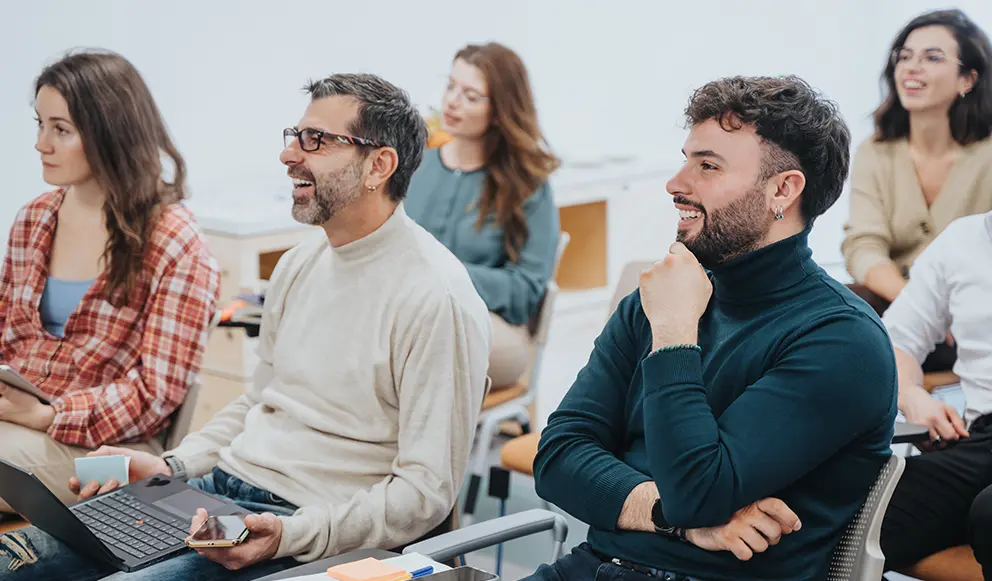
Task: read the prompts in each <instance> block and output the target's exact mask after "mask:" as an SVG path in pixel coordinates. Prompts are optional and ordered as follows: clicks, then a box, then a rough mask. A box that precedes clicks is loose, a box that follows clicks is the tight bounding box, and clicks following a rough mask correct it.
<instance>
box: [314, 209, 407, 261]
mask: <svg viewBox="0 0 992 581" xmlns="http://www.w3.org/2000/svg"><path fill="white" fill-rule="evenodd" d="M406 222H407V216H406V210H405V209H404V207H403V203H402V202H401V203H400V204H399V205H397V206H396V209H395V210H394V211H393V215H392V216H390V217H389V219H387V220H386V221H385V222H383V224H382V226H379V227H378V228H376V229H375V231H373V232H372V233H371V234H368V235H366V236H363V237H362V238H359V239H358V240H355V241H353V242H349V243H347V244H345V245H343V246H338V247H337V248H334V247H331V250H332V252H333V253H334V257H335V258H336V259H338V260H343V261H345V262H360V261H364V260H366V259H368V258H375V257H376V256H378V255H380V254H381V253H383V252H388V251H390V249H391V248H392V246H393V245H394V244H395V243H397V241H398V240H399V239H400V238H402V233H403V231H404V230H406V228H405V225H406Z"/></svg>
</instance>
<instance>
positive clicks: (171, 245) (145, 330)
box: [0, 52, 220, 512]
mask: <svg viewBox="0 0 992 581" xmlns="http://www.w3.org/2000/svg"><path fill="white" fill-rule="evenodd" d="M35 111H36V115H37V121H38V139H37V143H36V145H35V149H37V150H38V152H39V153H40V155H41V163H42V167H43V173H44V179H45V181H46V182H47V183H49V184H52V185H53V186H57V187H58V189H57V190H55V191H52V192H49V193H47V194H43V195H42V196H40V197H38V198H36V199H35V200H33V201H32V202H30V203H29V204H28V205H27V206H25V207H24V208H22V209H21V211H20V212H19V213H18V215H17V218H16V220H15V221H14V225H13V228H11V231H10V237H9V240H8V246H7V253H6V258H5V259H4V262H3V265H2V267H0V363H4V364H7V365H10V366H11V367H12V368H14V369H15V370H17V371H18V372H19V373H20V374H21V375H23V376H24V377H25V378H26V379H28V380H29V381H31V382H32V383H34V384H35V385H36V386H38V387H39V388H40V389H41V390H42V391H44V392H45V393H47V394H48V395H49V396H50V397H51V405H46V404H43V403H42V402H41V401H39V400H38V399H37V398H35V397H34V396H31V395H28V394H26V393H24V392H22V391H19V390H17V389H14V388H12V387H8V386H6V385H4V384H0V458H3V459H4V460H7V461H8V462H11V463H13V464H17V465H20V466H24V467H27V468H29V469H30V470H31V471H32V472H34V473H35V474H36V475H37V476H38V477H39V478H40V479H41V480H42V481H43V482H45V483H46V484H47V485H48V487H49V488H50V489H52V491H53V492H55V493H56V494H57V495H58V496H59V497H60V498H62V499H64V500H66V501H70V500H72V499H73V497H72V495H71V493H70V492H69V491H68V489H67V487H66V482H67V481H68V479H69V477H70V476H72V474H73V472H74V468H73V458H75V457H77V456H82V455H84V454H86V452H88V451H89V450H92V449H94V448H97V447H98V446H100V445H102V444H111V443H124V444H127V445H129V446H130V447H134V448H137V449H142V450H148V451H152V452H156V453H157V452H160V451H161V447H160V445H159V444H158V442H157V441H155V440H153V437H154V436H156V435H157V434H159V433H160V432H162V431H163V430H164V429H165V428H167V427H168V425H169V417H170V415H171V414H172V412H173V411H175V410H176V408H177V407H178V406H179V405H180V404H181V403H182V401H183V398H184V397H185V395H186V391H187V390H188V389H189V387H190V386H191V385H192V384H193V382H194V381H195V380H196V377H197V374H198V372H199V366H200V361H201V358H202V354H203V349H204V347H205V345H206V341H207V332H208V329H209V325H210V320H211V317H212V315H213V312H214V310H215V308H216V303H217V300H218V293H219V286H220V277H219V270H218V268H217V265H216V262H215V261H214V259H213V258H212V256H211V255H210V253H209V251H208V250H207V248H206V245H205V244H204V242H203V240H202V239H201V237H200V233H199V231H198V229H197V226H196V224H195V223H194V220H193V216H192V215H191V214H190V212H189V211H188V210H187V209H186V208H185V207H184V206H183V205H182V204H181V201H182V200H183V198H185V191H184V189H183V181H184V178H185V173H186V172H185V165H184V163H183V160H182V157H180V155H179V153H178V152H177V151H176V148H175V146H173V144H172V141H171V140H170V138H169V136H168V134H167V132H166V128H165V124H164V123H163V121H162V118H161V116H160V115H159V112H158V109H157V107H156V106H155V102H154V100H153V99H152V96H151V93H150V92H149V90H148V87H147V86H146V85H145V83H144V81H143V80H142V78H141V76H140V75H139V74H138V72H137V71H136V70H135V69H134V67H133V66H132V65H131V64H130V63H129V62H128V61H126V60H125V59H124V58H122V57H120V56H118V55H116V54H113V53H104V52H84V53H78V54H74V55H69V56H66V57H65V58H63V59H62V60H60V61H58V62H56V63H54V64H52V65H51V66H49V67H47V68H46V69H45V70H44V71H43V72H42V73H41V75H40V76H39V78H38V80H37V82H36V85H35ZM166 157H168V158H169V159H170V160H171V165H172V168H171V170H172V171H171V179H169V178H168V177H167V176H165V175H163V173H165V172H164V168H163V162H162V160H163V159H164V158H166ZM9 510H10V509H9V507H8V506H7V505H6V504H5V503H4V502H3V501H2V500H0V511H2V512H9Z"/></svg>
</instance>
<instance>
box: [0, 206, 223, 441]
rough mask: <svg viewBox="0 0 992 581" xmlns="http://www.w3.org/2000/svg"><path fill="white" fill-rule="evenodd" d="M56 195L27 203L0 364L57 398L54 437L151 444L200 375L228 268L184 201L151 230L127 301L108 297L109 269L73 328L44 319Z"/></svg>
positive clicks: (6, 273)
mask: <svg viewBox="0 0 992 581" xmlns="http://www.w3.org/2000/svg"><path fill="white" fill-rule="evenodd" d="M64 197H65V195H64V192H63V191H62V190H56V191H54V192H50V193H47V194H44V195H42V196H41V197H39V198H37V199H35V200H34V201H33V202H31V203H30V204H28V205H27V206H25V207H24V208H22V209H21V211H20V212H19V213H18V215H17V219H16V220H15V221H14V225H13V227H12V228H11V231H10V238H9V240H8V243H7V255H6V258H5V259H4V262H3V267H2V270H0V361H2V362H3V363H6V364H7V365H10V366H11V367H13V368H14V369H16V370H17V371H18V372H19V373H20V374H21V375H23V376H24V377H25V378H26V379H28V380H29V381H31V382H32V383H34V384H35V385H37V386H38V387H39V388H40V389H41V390H43V391H44V392H45V393H47V394H49V395H50V396H51V397H52V398H53V399H52V407H53V408H54V411H55V421H54V422H53V423H52V425H51V426H50V427H49V428H48V433H49V435H51V436H52V438H54V439H55V440H57V441H59V442H62V443H64V444H70V445H75V446H82V447H85V448H96V447H98V446H100V445H102V444H111V443H120V442H137V441H147V440H149V439H151V438H152V437H153V436H155V435H157V434H158V433H159V432H161V431H162V430H163V429H165V428H166V427H167V426H168V423H169V417H170V415H171V414H172V412H173V411H175V410H176V408H177V407H179V405H180V404H181V403H182V402H183V399H184V398H185V396H186V392H187V390H188V389H189V388H190V386H192V385H193V382H194V381H196V379H197V375H198V374H199V370H200V363H201V360H202V357H203V351H204V348H205V347H206V343H207V334H208V332H209V328H210V321H211V318H212V317H213V314H214V311H215V309H216V308H217V302H218V300H219V293H220V271H219V268H218V267H217V263H216V261H215V260H214V258H213V256H212V255H211V254H210V252H209V250H208V249H207V247H206V245H205V244H204V242H203V240H202V239H201V235H200V233H199V230H198V228H197V226H196V223H195V221H194V219H193V215H192V214H191V213H190V211H189V210H187V209H186V208H185V207H184V206H183V205H181V204H173V205H170V206H168V207H167V208H166V209H165V210H164V212H163V213H162V214H161V216H160V218H159V220H158V222H157V224H156V225H155V228H154V230H153V232H152V234H151V237H150V243H149V245H148V248H147V251H146V254H145V259H144V266H143V269H142V271H141V272H140V274H139V276H138V280H137V285H136V287H135V289H134V291H133V292H132V294H131V295H130V302H129V304H128V306H125V307H121V308H117V307H114V306H112V305H111V304H110V303H109V302H107V301H106V300H105V299H104V296H103V292H104V288H105V285H106V278H105V273H101V274H100V276H99V277H98V278H97V279H96V281H94V283H93V285H92V286H91V287H90V289H89V290H88V291H87V292H86V294H85V295H84V296H83V299H82V301H81V302H80V303H79V305H78V306H77V307H76V310H75V311H74V312H73V313H72V315H71V316H70V317H69V319H68V321H67V322H66V325H65V336H64V337H62V338H59V337H56V336H55V335H52V334H51V333H49V332H48V331H46V330H45V328H44V327H43V326H42V322H41V314H40V312H39V304H40V301H41V295H42V292H43V291H44V288H45V283H46V281H47V277H48V257H49V254H50V249H51V246H52V240H53V238H54V234H55V228H56V221H57V216H58V211H59V208H60V207H61V205H62V200H63V199H64Z"/></svg>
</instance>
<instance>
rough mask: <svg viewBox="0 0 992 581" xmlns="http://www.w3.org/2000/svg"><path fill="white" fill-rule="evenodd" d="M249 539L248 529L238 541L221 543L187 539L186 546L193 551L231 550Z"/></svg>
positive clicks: (231, 540) (222, 541)
mask: <svg viewBox="0 0 992 581" xmlns="http://www.w3.org/2000/svg"><path fill="white" fill-rule="evenodd" d="M246 538H248V529H245V530H244V531H242V532H241V536H239V537H238V538H236V539H221V540H219V541H194V540H193V537H192V536H190V537H187V539H186V546H187V547H189V548H191V549H210V548H214V549H230V548H231V547H235V546H237V545H240V544H241V543H243V542H244V540H245V539H246Z"/></svg>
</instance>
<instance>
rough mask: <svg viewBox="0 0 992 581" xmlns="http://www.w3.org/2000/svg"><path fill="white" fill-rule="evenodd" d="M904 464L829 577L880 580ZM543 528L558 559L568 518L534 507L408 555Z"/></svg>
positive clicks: (895, 463)
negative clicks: (885, 522) (886, 528)
mask: <svg viewBox="0 0 992 581" xmlns="http://www.w3.org/2000/svg"><path fill="white" fill-rule="evenodd" d="M905 467H906V459H905V458H903V457H902V456H898V455H893V456H891V457H890V458H889V460H888V461H887V462H886V463H885V465H884V466H882V469H881V470H880V471H879V474H878V478H876V480H875V484H874V485H872V487H871V490H870V491H869V493H868V497H867V499H865V503H864V505H862V507H861V509H860V510H858V513H857V514H856V515H855V517H854V520H853V521H851V523H850V524H849V525H848V526H847V529H846V530H845V532H844V535H843V537H842V538H841V541H840V543H838V545H837V548H836V549H835V550H834V554H833V555H832V557H831V560H830V571H829V573H828V574H827V580H828V581H878V579H880V578H881V576H882V570H883V569H884V566H885V557H884V556H883V555H882V551H881V548H880V547H879V543H878V541H879V533H880V532H881V528H882V518H883V517H884V515H885V509H886V507H888V504H889V500H890V499H891V498H892V492H893V491H894V490H895V487H896V484H897V483H898V482H899V477H900V476H902V471H903V470H904V469H905ZM543 531H552V532H553V534H554V540H555V545H554V554H553V555H552V560H555V559H558V558H559V557H560V556H561V554H562V552H563V550H564V545H563V543H564V541H565V538H566V536H567V533H568V528H567V522H566V521H565V519H564V518H563V517H562V516H561V515H558V514H556V513H553V512H549V511H546V510H541V509H533V510H528V511H524V512H520V513H517V514H512V515H510V516H505V517H501V518H498V519H493V520H490V521H486V522H483V523H479V524H476V525H472V526H469V527H465V528H463V529H460V530H457V531H454V532H452V533H448V534H444V535H440V536H437V537H434V538H433V539H430V540H427V541H424V542H421V543H415V544H413V545H410V546H408V547H407V548H406V549H404V551H403V552H404V553H420V554H422V555H426V556H428V557H431V558H433V559H435V560H440V559H451V558H453V557H456V556H461V555H465V554H466V553H470V552H472V551H478V550H480V549H484V548H487V547H491V546H493V545H497V544H500V543H504V542H507V541H510V540H514V539H518V538H521V537H526V536H529V535H532V534H536V533H539V532H543Z"/></svg>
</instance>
